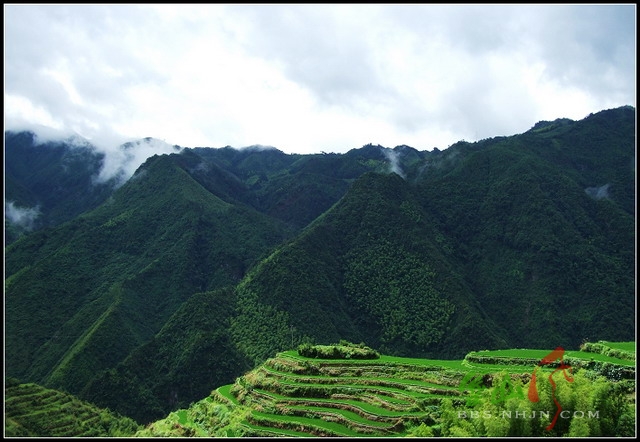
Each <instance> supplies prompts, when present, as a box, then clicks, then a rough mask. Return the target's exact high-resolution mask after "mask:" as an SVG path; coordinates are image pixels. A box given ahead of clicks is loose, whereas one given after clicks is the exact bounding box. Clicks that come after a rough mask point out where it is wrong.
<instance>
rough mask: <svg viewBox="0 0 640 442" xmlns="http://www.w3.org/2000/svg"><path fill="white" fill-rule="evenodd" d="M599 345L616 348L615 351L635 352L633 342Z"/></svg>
mask: <svg viewBox="0 0 640 442" xmlns="http://www.w3.org/2000/svg"><path fill="white" fill-rule="evenodd" d="M600 343H602V344H604V345H606V346H607V347H611V348H617V349H620V350H624V351H628V352H631V353H635V352H636V343H635V342H634V341H631V342H609V341H600Z"/></svg>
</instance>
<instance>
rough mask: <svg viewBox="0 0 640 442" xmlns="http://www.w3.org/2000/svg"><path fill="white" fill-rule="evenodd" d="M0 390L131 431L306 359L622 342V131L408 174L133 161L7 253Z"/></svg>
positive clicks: (373, 162)
mask: <svg viewBox="0 0 640 442" xmlns="http://www.w3.org/2000/svg"><path fill="white" fill-rule="evenodd" d="M5 269H6V279H5V293H6V295H5V304H6V305H5V312H6V318H7V319H6V325H5V336H6V337H5V340H6V343H5V356H6V372H7V375H9V376H13V377H16V378H19V379H21V380H23V381H27V382H37V383H40V384H42V385H44V386H47V387H53V388H61V389H65V390H66V391H69V392H71V393H74V394H77V395H79V396H80V397H81V398H83V399H85V400H90V401H91V402H93V403H95V404H96V405H98V406H102V407H109V408H110V409H112V410H115V411H118V412H120V413H122V414H124V415H127V416H129V417H134V418H135V419H136V420H137V421H138V422H140V423H146V422H150V421H151V420H153V419H157V418H159V417H161V416H163V415H166V414H167V412H168V411H171V410H175V409H176V408H177V407H183V406H185V405H186V404H188V403H190V402H192V401H194V400H198V399H200V398H202V397H203V396H204V395H206V391H207V390H208V391H210V390H211V389H213V388H215V387H217V386H219V385H223V384H226V383H229V382H231V380H232V379H233V378H234V377H237V376H239V375H241V374H242V373H243V372H245V371H246V370H248V369H250V368H252V367H255V366H256V365H258V364H260V363H262V362H263V361H264V360H266V359H267V358H269V357H271V356H273V355H274V354H275V353H276V352H278V351H282V350H284V349H290V348H294V347H295V346H296V345H298V344H300V343H305V342H311V343H318V344H323V343H330V342H338V341H339V340H341V339H347V340H350V341H352V342H365V343H366V344H367V345H370V346H372V347H373V348H376V349H379V350H380V351H382V352H384V353H387V354H391V355H397V356H413V357H418V356H420V357H429V358H461V357H463V356H464V355H465V354H466V353H468V352H469V351H471V350H477V349H484V348H492V349H498V348H514V347H530V348H541V349H545V348H556V347H558V346H563V347H565V348H569V349H572V348H577V346H578V345H579V344H580V343H581V342H582V341H583V340H586V339H603V340H609V341H624V340H631V339H633V338H634V336H635V322H634V318H635V109H634V108H632V107H629V106H626V107H622V108H617V109H611V110H607V111H602V112H599V113H596V114H593V115H590V116H589V117H587V118H585V119H583V120H580V121H572V120H567V119H560V120H556V121H551V122H539V123H537V124H536V125H534V126H533V127H532V129H531V130H529V131H527V132H525V133H523V134H519V135H514V136H510V137H496V138H491V139H486V140H482V141H479V142H476V143H467V142H459V143H456V144H454V145H453V146H451V147H449V148H447V149H445V150H437V149H434V150H433V151H431V152H419V151H417V150H415V149H413V148H411V147H409V146H397V147H395V148H393V149H388V148H384V147H382V146H374V145H367V146H363V147H362V148H360V149H353V150H351V151H349V152H347V153H345V154H316V155H289V154H284V153H283V152H280V151H278V150H277V149H274V148H265V147H262V146H254V147H250V148H245V149H233V148H230V147H226V148H220V149H214V148H193V149H190V148H185V149H182V151H181V152H180V153H179V154H178V153H173V154H165V155H155V156H152V157H150V158H149V159H148V160H147V161H146V162H145V163H144V164H143V165H142V166H140V167H139V168H138V170H137V171H136V173H135V174H134V175H133V176H132V177H131V178H130V179H129V180H128V181H127V182H126V183H125V184H123V185H122V186H121V187H119V188H117V190H114V191H113V192H112V193H111V194H110V196H108V197H107V199H106V200H105V201H104V202H103V203H102V204H100V205H99V206H97V207H95V208H93V209H92V210H89V211H85V212H82V213H81V214H80V215H79V216H76V217H74V218H73V219H71V220H69V221H67V222H64V223H62V224H60V225H58V226H53V227H49V228H44V229H41V230H36V231H33V232H31V233H29V234H26V235H23V236H22V237H21V238H20V239H18V240H17V241H15V242H14V243H12V244H10V245H9V246H8V247H6V248H5Z"/></svg>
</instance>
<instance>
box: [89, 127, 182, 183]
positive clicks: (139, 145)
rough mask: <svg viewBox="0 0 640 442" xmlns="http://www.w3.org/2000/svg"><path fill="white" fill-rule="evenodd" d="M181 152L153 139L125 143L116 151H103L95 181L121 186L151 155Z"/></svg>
mask: <svg viewBox="0 0 640 442" xmlns="http://www.w3.org/2000/svg"><path fill="white" fill-rule="evenodd" d="M181 150H182V149H181V148H180V147H179V146H172V145H170V144H168V143H166V142H164V141H161V140H156V139H154V138H145V139H142V140H137V141H132V142H128V143H125V144H123V145H121V146H120V147H119V148H118V149H109V150H106V151H104V153H105V157H104V160H103V165H102V168H101V169H100V173H99V174H98V176H97V177H96V181H97V182H99V183H103V182H106V181H108V180H110V179H115V180H116V185H118V186H119V185H122V184H124V182H125V181H127V180H128V179H129V178H130V177H131V176H132V175H133V174H134V173H135V171H136V169H138V167H140V165H141V164H142V163H144V162H145V160H146V159H147V158H149V157H151V156H153V155H162V154H171V153H177V152H180V151H181Z"/></svg>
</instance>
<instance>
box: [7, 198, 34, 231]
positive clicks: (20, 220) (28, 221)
mask: <svg viewBox="0 0 640 442" xmlns="http://www.w3.org/2000/svg"><path fill="white" fill-rule="evenodd" d="M38 216H40V208H39V207H38V206H36V207H31V208H28V207H18V206H16V205H15V203H14V202H13V201H6V202H5V204H4V217H5V219H7V220H9V222H11V223H12V224H15V225H17V226H20V227H22V228H23V229H25V230H33V227H34V224H35V220H36V218H38Z"/></svg>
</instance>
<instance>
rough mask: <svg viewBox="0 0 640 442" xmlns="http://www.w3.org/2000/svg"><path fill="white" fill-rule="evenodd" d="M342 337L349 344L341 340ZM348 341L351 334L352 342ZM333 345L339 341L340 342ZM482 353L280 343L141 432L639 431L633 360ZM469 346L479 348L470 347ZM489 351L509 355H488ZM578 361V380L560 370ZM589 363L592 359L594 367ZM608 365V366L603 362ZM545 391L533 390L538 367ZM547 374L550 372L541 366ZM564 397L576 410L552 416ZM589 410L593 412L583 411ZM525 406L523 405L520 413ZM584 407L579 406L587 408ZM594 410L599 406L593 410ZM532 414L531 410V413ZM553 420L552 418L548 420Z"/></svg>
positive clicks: (498, 433) (583, 354) (524, 352)
mask: <svg viewBox="0 0 640 442" xmlns="http://www.w3.org/2000/svg"><path fill="white" fill-rule="evenodd" d="M343 345H344V344H343ZM347 345H349V344H347ZM335 347H337V348H339V347H340V346H339V345H336V346H335ZM480 353H481V354H484V360H478V359H474V358H473V357H467V358H465V359H463V360H432V359H416V358H402V357H396V356H388V355H381V356H379V358H377V359H318V358H308V357H304V356H301V355H300V354H299V352H298V351H286V352H282V353H279V354H278V355H277V356H276V357H274V358H269V359H268V360H267V361H265V363H263V364H262V365H260V366H259V367H257V368H256V369H254V370H251V371H250V372H248V373H245V374H244V375H243V376H241V377H240V378H238V379H237V380H236V381H235V383H233V384H229V385H224V386H221V387H219V388H217V389H215V390H214V391H212V392H211V395H209V396H208V397H206V398H205V399H203V400H201V401H198V402H196V403H194V404H192V405H191V406H190V407H189V408H186V409H182V410H178V411H175V412H173V413H171V414H170V415H169V416H168V417H166V418H165V419H163V420H160V421H157V422H154V423H151V424H149V425H147V426H146V428H145V429H144V430H141V431H139V432H138V433H137V434H136V435H137V436H141V437H167V436H202V437H225V436H236V437H237V436H244V437H276V436H280V437H304V436H314V437H317V436H330V437H340V436H345V437H391V436H443V437H460V436H468V437H471V436H492V437H496V436H498V437H504V436H532V437H554V436H632V435H633V434H634V426H635V417H634V415H635V403H634V401H633V400H632V399H631V398H630V396H629V394H630V393H631V392H633V391H634V389H635V382H634V379H635V364H634V365H632V366H630V365H629V364H627V361H624V360H619V359H618V360H617V359H612V360H611V361H610V362H608V363H607V364H608V367H609V368H608V369H607V370H608V373H609V374H612V373H613V372H615V371H617V372H618V373H624V375H623V376H622V377H624V378H626V379H622V380H612V379H609V378H607V377H606V376H603V373H602V372H599V371H598V370H594V369H593V366H592V365H590V364H591V360H590V356H591V355H590V354H589V353H587V352H582V351H572V352H567V353H566V355H565V356H566V357H564V358H563V359H558V360H555V366H554V367H547V366H542V367H538V369H539V371H537V370H536V366H537V365H538V363H539V362H540V360H542V358H544V357H545V356H547V355H548V353H549V351H547V350H508V351H504V352H480ZM470 356H471V355H470ZM489 357H494V358H498V359H500V358H502V359H503V360H501V361H498V360H495V359H494V360H493V361H491V362H489V360H488V359H489ZM569 363H570V364H571V368H570V372H571V374H570V376H571V377H570V378H571V382H561V380H562V376H560V375H555V376H554V379H555V380H556V385H557V391H555V390H553V389H552V388H551V384H550V383H549V382H548V380H547V378H548V377H549V376H550V375H551V374H552V373H553V370H559V368H558V367H559V366H562V364H565V365H564V367H565V370H569V368H566V367H567V365H566V364H569ZM589 367H591V368H589ZM600 368H602V366H600ZM534 372H535V374H536V375H537V378H538V380H537V383H536V384H535V390H536V392H537V394H538V397H539V400H538V401H537V402H532V401H531V400H530V399H529V397H528V396H527V391H528V390H529V386H530V384H531V383H532V382H533V381H532V375H533V374H534ZM542 375H544V376H542ZM554 397H556V398H557V400H558V401H559V403H560V404H561V405H560V406H561V408H562V409H564V410H571V411H572V412H571V413H569V414H566V413H565V414H559V416H561V417H559V418H557V419H556V421H555V423H554V424H553V425H552V426H551V424H552V422H553V420H554V416H555V414H556V412H557V408H556V406H555V404H554V402H553V399H554ZM583 411H584V412H586V416H587V417H586V418H585V417H584V416H583V414H581V412H583ZM516 412H517V413H519V414H516ZM579 412H580V413H579ZM589 412H590V413H591V414H589ZM525 416H526V418H525ZM549 426H551V428H549Z"/></svg>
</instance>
